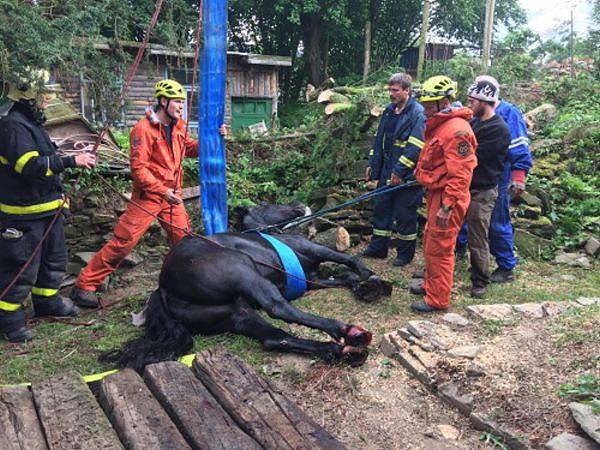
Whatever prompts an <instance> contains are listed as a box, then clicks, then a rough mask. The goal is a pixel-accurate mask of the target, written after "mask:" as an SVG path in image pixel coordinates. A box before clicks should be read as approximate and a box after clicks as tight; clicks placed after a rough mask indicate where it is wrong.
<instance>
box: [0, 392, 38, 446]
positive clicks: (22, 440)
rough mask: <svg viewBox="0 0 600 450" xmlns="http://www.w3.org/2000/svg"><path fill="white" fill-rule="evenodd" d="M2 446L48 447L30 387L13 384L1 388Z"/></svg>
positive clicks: (0, 429)
mask: <svg viewBox="0 0 600 450" xmlns="http://www.w3.org/2000/svg"><path fill="white" fill-rule="evenodd" d="M0 448H1V449H3V450H45V449H47V448H48V446H47V445H46V439H45V438H44V433H43V432H42V426H41V424H40V422H39V420H38V416H37V413H36V412H35V406H34V404H33V398H32V396H31V392H29V389H27V388H26V387H23V386H11V387H5V388H2V389H0Z"/></svg>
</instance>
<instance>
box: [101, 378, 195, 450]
mask: <svg viewBox="0 0 600 450" xmlns="http://www.w3.org/2000/svg"><path fill="white" fill-rule="evenodd" d="M99 398H100V404H101V405H102V407H103V408H104V411H106V414H107V415H108V417H109V419H110V421H111V422H112V424H113V426H114V427H115V429H116V430H117V433H118V434H119V437H120V438H121V440H122V441H123V443H124V444H125V447H127V448H128V449H139V450H147V449H154V448H156V449H161V450H169V449H173V450H174V449H188V448H190V446H189V445H188V444H187V443H186V441H185V439H184V438H183V436H181V433H179V431H178V430H177V427H176V426H175V424H174V423H173V422H172V421H171V419H170V418H169V416H168V415H167V413H166V412H165V410H164V409H162V407H161V406H160V404H159V403H158V401H157V400H156V399H155V398H154V396H153V395H152V393H151V392H150V391H149V390H148V388H147V387H146V385H145V384H144V381H143V380H142V377H140V376H139V375H138V374H137V373H136V372H134V371H133V370H131V369H125V370H123V371H121V372H119V373H115V374H113V375H109V376H107V377H106V378H104V380H102V384H101V385H100V393H99Z"/></svg>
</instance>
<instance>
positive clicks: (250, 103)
mask: <svg viewBox="0 0 600 450" xmlns="http://www.w3.org/2000/svg"><path fill="white" fill-rule="evenodd" d="M271 107H272V105H271V99H270V98H267V99H256V98H244V97H234V98H232V99H231V130H232V131H237V130H239V129H240V128H246V127H248V126H250V125H254V124H255V123H260V122H262V121H263V120H264V121H265V125H267V128H270V126H271Z"/></svg>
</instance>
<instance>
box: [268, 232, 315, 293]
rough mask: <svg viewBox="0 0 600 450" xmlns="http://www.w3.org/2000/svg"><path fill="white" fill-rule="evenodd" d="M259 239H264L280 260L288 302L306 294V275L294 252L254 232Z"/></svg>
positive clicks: (271, 238) (278, 241)
mask: <svg viewBox="0 0 600 450" xmlns="http://www.w3.org/2000/svg"><path fill="white" fill-rule="evenodd" d="M256 234H258V235H259V236H260V237H262V238H263V239H265V240H266V241H267V242H268V243H269V244H271V246H272V247H273V249H274V250H275V252H277V255H278V256H279V259H280V260H281V264H282V265H283V270H284V271H285V272H286V287H285V294H284V297H285V299H286V300H288V301H292V300H295V299H297V298H299V297H302V295H303V294H304V293H305V292H306V275H305V274H304V269H302V265H301V264H300V260H299V259H298V256H296V253H294V250H292V249H291V248H290V247H289V246H288V245H287V244H284V243H283V242H281V241H280V240H279V239H277V238H276V237H273V236H269V235H268V234H264V233H261V232H260V231H256Z"/></svg>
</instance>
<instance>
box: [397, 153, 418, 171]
mask: <svg viewBox="0 0 600 450" xmlns="http://www.w3.org/2000/svg"><path fill="white" fill-rule="evenodd" d="M399 161H400V162H401V163H402V164H404V165H405V166H406V167H408V168H409V169H412V168H413V167H415V162H414V161H412V160H411V159H408V158H407V157H406V156H404V155H402V156H401V157H400V159H399Z"/></svg>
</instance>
